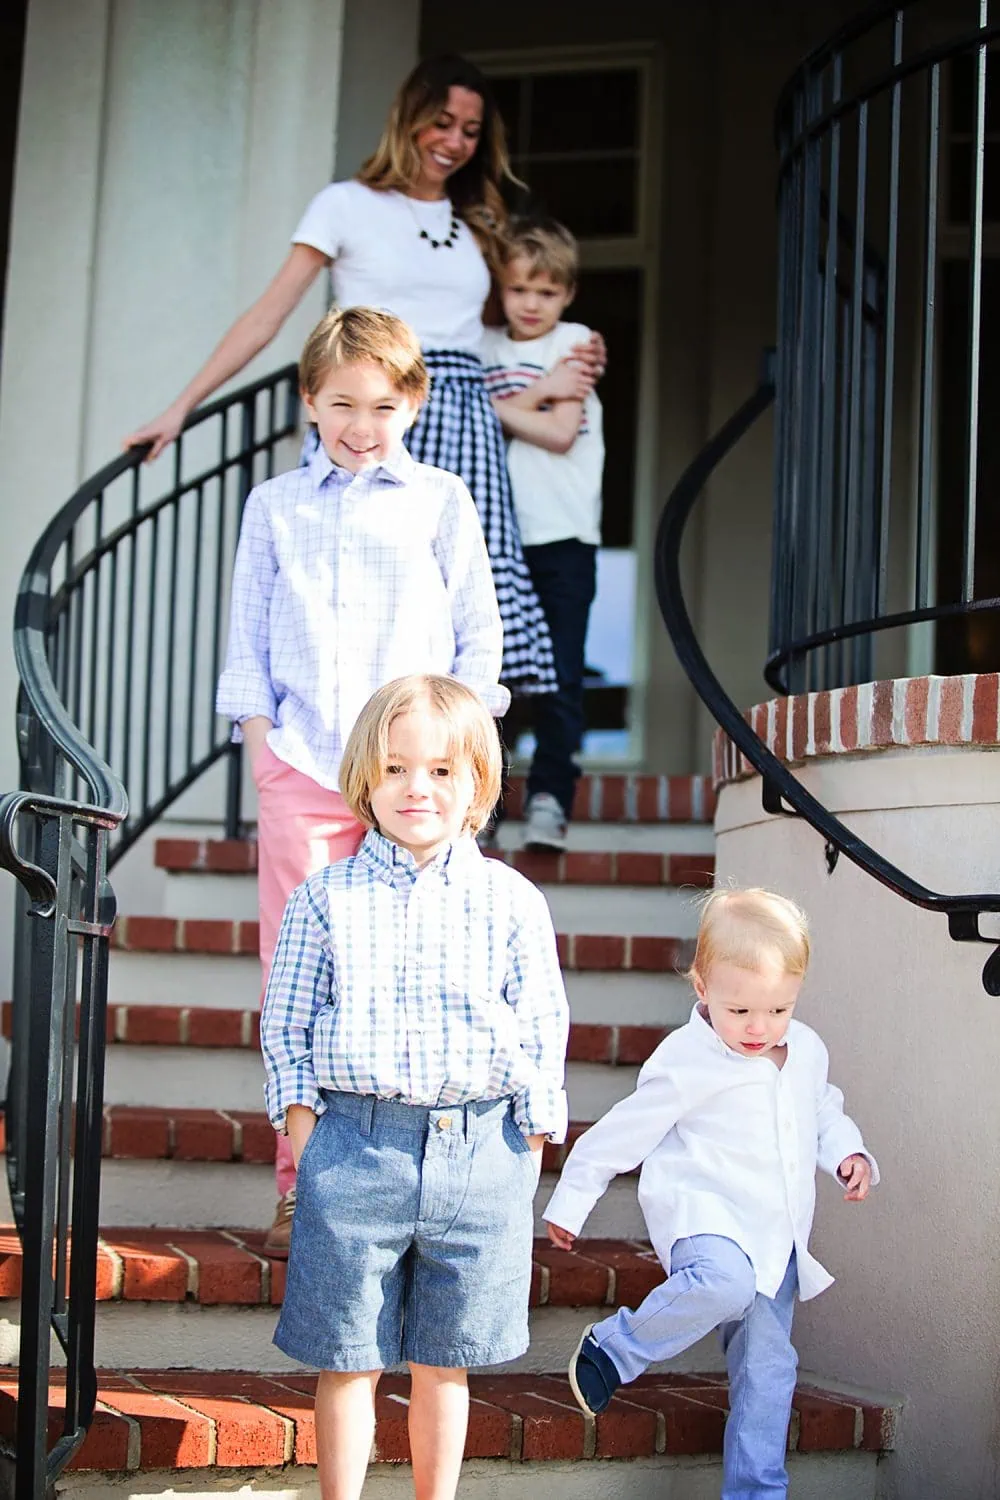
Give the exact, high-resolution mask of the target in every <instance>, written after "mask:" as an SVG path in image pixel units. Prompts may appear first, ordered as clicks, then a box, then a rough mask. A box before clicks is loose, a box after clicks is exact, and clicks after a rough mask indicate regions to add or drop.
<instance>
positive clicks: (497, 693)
mask: <svg viewBox="0 0 1000 1500" xmlns="http://www.w3.org/2000/svg"><path fill="white" fill-rule="evenodd" d="M479 696H480V698H482V700H483V702H484V704H485V705H486V707H487V708H488V709H489V711H490V713H491V714H492V715H493V717H494V719H502V718H503V716H504V714H505V713H506V712H507V710H508V708H510V688H505V687H504V686H503V684H502V683H499V682H491V683H489V684H488V685H487V686H486V687H481V688H480V689H479Z"/></svg>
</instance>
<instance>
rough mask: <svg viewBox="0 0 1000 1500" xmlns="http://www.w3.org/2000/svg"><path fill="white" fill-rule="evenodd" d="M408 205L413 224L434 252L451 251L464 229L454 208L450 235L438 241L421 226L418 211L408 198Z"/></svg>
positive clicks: (449, 227) (449, 229) (449, 228)
mask: <svg viewBox="0 0 1000 1500" xmlns="http://www.w3.org/2000/svg"><path fill="white" fill-rule="evenodd" d="M404 196H405V195H404ZM406 204H407V207H408V208H409V210H410V213H411V214H412V215H413V222H414V223H415V224H416V226H417V229H418V230H419V233H420V238H421V239H422V240H426V241H427V243H428V245H430V247H431V249H432V250H450V249H451V247H452V245H454V243H455V241H456V240H457V239H458V233H459V230H460V229H461V227H462V224H461V220H460V219H459V217H458V215H457V214H456V212H455V209H454V207H453V208H452V210H451V223H450V224H449V226H448V233H447V234H446V235H445V237H444V239H443V240H436V239H435V238H434V236H433V235H432V234H431V233H430V231H429V230H427V229H425V228H424V227H423V225H422V224H421V222H420V220H419V218H418V217H417V210H416V209H415V208H414V207H413V204H412V202H411V201H410V199H409V198H408V197H407V199H406Z"/></svg>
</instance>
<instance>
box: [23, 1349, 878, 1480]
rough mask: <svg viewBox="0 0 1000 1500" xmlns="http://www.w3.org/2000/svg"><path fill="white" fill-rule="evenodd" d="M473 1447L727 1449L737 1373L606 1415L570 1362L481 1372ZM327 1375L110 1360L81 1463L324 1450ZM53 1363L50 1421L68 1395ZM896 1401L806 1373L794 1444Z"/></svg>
mask: <svg viewBox="0 0 1000 1500" xmlns="http://www.w3.org/2000/svg"><path fill="white" fill-rule="evenodd" d="M469 1386H470V1392H471V1396H472V1402H471V1409H470V1414H469V1432H468V1438H467V1441H466V1448H465V1454H466V1457H467V1458H492V1459H505V1460H508V1461H514V1462H531V1461H548V1462H552V1461H556V1460H560V1459H561V1460H569V1461H573V1462H575V1461H584V1460H592V1459H602V1458H603V1459H614V1458H617V1459H626V1458H646V1457H653V1456H655V1455H668V1456H680V1455H694V1454H718V1453H720V1452H721V1449H722V1429H723V1424H724V1421H725V1413H726V1405H727V1399H726V1387H725V1381H724V1378H723V1377H721V1376H718V1375H654V1376H643V1377H641V1378H640V1379H639V1380H637V1381H635V1382H634V1383H633V1384H632V1385H630V1386H628V1387H627V1388H626V1389H625V1391H624V1392H623V1393H622V1394H620V1395H619V1396H617V1397H616V1398H615V1400H614V1401H613V1402H612V1404H611V1406H610V1407H609V1408H608V1410H607V1411H606V1412H604V1413H603V1414H602V1415H601V1416H599V1417H597V1418H596V1420H595V1419H594V1418H592V1417H585V1416H584V1415H583V1413H582V1412H581V1411H580V1409H579V1407H578V1406H577V1405H576V1402H575V1401H574V1399H573V1395H572V1393H571V1391H570V1389H569V1383H568V1381H567V1380H566V1379H565V1377H563V1376H552V1375H473V1376H472V1377H470V1380H469ZM315 1389H316V1377H315V1375H297V1374H290V1375H275V1376H265V1375H257V1374H253V1373H249V1372H248V1373H242V1372H239V1371H233V1372H229V1371H227V1372H219V1373H214V1372H210V1371H205V1372H199V1371H170V1370H168V1371H156V1370H152V1371H151V1370H136V1371H108V1370H105V1371H99V1372H98V1406H97V1411H96V1413H95V1416H94V1422H93V1426H92V1427H91V1429H90V1431H89V1433H88V1435H87V1438H86V1441H85V1442H84V1444H83V1446H82V1448H81V1449H80V1451H79V1453H77V1454H76V1456H75V1458H74V1459H73V1461H72V1464H71V1465H70V1467H71V1468H74V1469H90V1470H94V1469H96V1470H103V1471H105V1472H119V1473H120V1472H128V1471H131V1472H135V1471H138V1470H152V1469H173V1470H176V1469H209V1468H219V1469H221V1468H226V1469H240V1468H243V1469H259V1468H280V1467H282V1466H284V1465H286V1464H292V1463H295V1464H306V1465H312V1464H315V1462H316V1431H315V1425H314V1419H313V1400H314V1395H315ZM408 1391H409V1381H408V1380H407V1379H406V1377H404V1376H398V1375H386V1376H383V1378H382V1380H381V1382H380V1383H379V1389H378V1394H377V1396H376V1435H375V1454H374V1457H375V1461H376V1462H379V1463H408V1462H409V1459H410V1450H409V1441H408V1437H407V1431H406V1421H407V1395H408ZM16 1395H17V1372H16V1371H14V1370H11V1369H10V1368H6V1369H2V1370H0V1437H2V1438H3V1439H5V1440H6V1441H8V1442H10V1441H12V1440H13V1436H14V1423H15V1412H16V1407H15V1402H16ZM62 1399H63V1397H62V1376H61V1374H60V1373H59V1372H53V1376H52V1384H51V1386H50V1392H49V1402H50V1413H51V1416H50V1423H51V1425H52V1427H53V1429H55V1425H56V1422H57V1421H58V1418H59V1412H60V1409H61V1402H62ZM895 1416H896V1411H895V1408H894V1407H893V1406H890V1405H886V1404H884V1403H874V1402H870V1401H864V1400H855V1399H853V1398H852V1397H849V1396H844V1395H841V1394H839V1393H837V1392H831V1391H826V1390H821V1389H818V1388H816V1387H812V1386H800V1387H799V1388H798V1389H797V1390H796V1393H795V1397H794V1401H793V1413H792V1421H791V1424H790V1426H789V1434H788V1446H789V1451H791V1452H798V1453H821V1452H828V1453H829V1452H844V1451H848V1452H850V1451H855V1450H861V1451H866V1452H874V1453H878V1452H882V1451H885V1450H887V1449H891V1448H892V1446H893V1444H894V1440H895Z"/></svg>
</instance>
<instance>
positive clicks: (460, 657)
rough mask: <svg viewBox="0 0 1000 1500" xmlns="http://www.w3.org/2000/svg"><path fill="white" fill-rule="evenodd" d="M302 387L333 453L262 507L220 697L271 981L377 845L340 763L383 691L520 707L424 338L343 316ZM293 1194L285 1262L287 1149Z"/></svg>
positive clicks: (277, 1241)
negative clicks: (321, 902) (434, 682)
mask: <svg viewBox="0 0 1000 1500" xmlns="http://www.w3.org/2000/svg"><path fill="white" fill-rule="evenodd" d="M299 380H300V385H301V391H302V400H303V403H304V405H305V408H306V411H307V413H308V415H309V417H310V418H311V420H312V421H313V422H314V423H315V424H316V427H317V430H318V434H319V446H318V447H317V449H316V451H315V452H314V453H313V455H312V457H311V459H310V460H309V463H308V464H307V465H305V466H304V467H302V468H298V469H293V470H292V471H291V472H290V473H287V474H280V475H278V476H277V477H276V478H274V479H269V480H267V481H266V482H265V483H264V484H261V485H258V486H257V488H256V489H254V490H253V491H252V492H251V494H250V496H249V498H248V500H247V503H246V508H245V510H244V513H243V522H242V526H241V529H240V540H239V547H238V549H237V553H236V565H235V571H234V574H233V589H232V605H231V617H230V628H229V647H228V654H227V657H226V663H225V670H224V671H223V673H222V677H221V679H220V681H219V688H218V694H217V698H216V708H217V711H218V712H219V713H220V714H224V715H225V716H226V717H227V718H231V719H234V720H235V721H236V729H235V731H234V737H235V738H242V739H243V740H244V741H245V743H246V747H247V753H248V756H249V759H250V766H251V771H252V774H253V777H254V781H255V782H256V785H257V796H258V806H259V816H258V871H259V873H258V901H259V907H260V958H261V967H262V969H263V979H264V982H265V983H266V982H267V974H268V970H269V968H270V964H271V958H272V955H273V953H274V945H275V942H276V941H277V936H278V927H279V924H280V922H281V916H282V912H283V911H284V909H285V902H286V901H287V900H288V897H289V896H290V894H291V892H292V891H293V890H294V889H295V887H296V886H297V885H298V884H299V883H300V882H301V881H303V880H304V879H305V878H306V876H307V875H310V874H312V872H313V871H315V870H319V869H322V867H323V866H324V865H327V864H329V863H331V862H332V861H333V860H336V859H340V858H342V857H344V856H345V855H348V854H353V853H354V851H355V850H356V849H357V847H358V845H359V843H360V842H361V839H362V837H363V835H364V827H363V825H362V824H361V823H360V822H359V821H358V819H357V818H356V817H355V815H354V814H353V813H352V811H351V809H350V808H349V806H348V805H347V803H346V802H345V800H344V798H343V797H342V796H341V794H340V791H339V775H340V760H341V755H342V754H343V749H344V744H345V742H346V740H347V737H348V735H349V733H350V730H351V726H352V725H353V723H354V721H355V719H356V718H357V716H358V714H359V712H360V711H361V709H362V707H363V706H364V704H365V703H366V701H367V700H368V698H369V697H370V696H371V694H372V692H373V691H374V690H375V688H377V687H380V686H381V685H382V684H383V683H385V682H388V681H390V680H391V679H392V678H394V677H398V676H400V675H401V674H402V673H404V672H448V673H453V674H454V676H456V677H459V678H461V679H462V680H463V681H464V682H467V683H469V684H470V685H471V686H472V687H474V688H475V689H477V691H478V692H480V693H481V695H482V697H483V700H484V701H485V702H486V703H487V704H488V705H489V707H490V708H491V709H493V710H494V711H495V712H496V713H498V714H502V713H503V711H504V709H505V708H506V707H507V704H508V703H509V702H510V694H509V693H508V691H507V689H506V688H502V687H499V686H498V684H497V676H498V673H499V670H500V657H501V651H502V645H503V629H502V626H501V623H500V612H499V610H498V608H497V599H496V593H495V590H494V587H493V578H492V574H491V572H490V564H489V559H488V557H487V555H486V544H485V542H484V540H483V533H482V528H481V526H480V524H479V517H478V515H477V514H476V508H475V505H474V504H473V502H472V498H471V496H470V495H469V492H468V490H467V489H466V487H465V485H464V484H463V483H462V481H461V480H460V479H457V478H456V477H455V476H454V475H453V474H448V473H446V472H445V471H444V470H443V469H435V468H431V467H430V466H429V465H427V464H420V463H416V462H415V461H414V460H413V459H412V458H411V457H410V455H409V454H408V453H407V451H406V449H405V447H404V446H403V437H404V435H405V433H406V431H407V429H408V428H409V427H410V426H411V424H412V423H413V422H414V420H415V419H416V416H417V414H418V412H419V411H420V407H421V404H422V402H423V401H424V400H425V398H426V396H427V390H428V378H427V370H426V368H425V366H424V361H423V359H422V357H421V354H420V346H419V344H418V343H417V339H416V336H415V335H414V333H413V332H412V330H411V329H410V328H408V327H407V325H406V324H405V323H403V322H402V321H401V320H400V319H399V318H396V317H393V316H392V315H391V314H390V313H385V312H377V311H375V310H373V309H372V308H366V307H352V308H348V309H346V310H345V311H343V312H335V313H331V314H329V315H328V316H327V317H325V318H324V319H323V320H322V322H321V323H319V324H318V326H317V327H316V328H315V329H314V330H313V332H312V333H311V334H310V336H309V339H308V341H307V343H306V346H305V349H304V351H303V354H302V359H301V361H300V364H299ZM277 1187H278V1207H277V1212H276V1214H275V1218H274V1223H273V1224H272V1226H271V1229H270V1231H269V1232H268V1236H267V1239H266V1241H265V1243H264V1249H265V1250H266V1251H267V1253H268V1254H269V1255H275V1256H284V1255H287V1254H288V1242H289V1236H290V1234H291V1224H292V1215H293V1213H294V1207H295V1169H294V1166H293V1163H292V1158H291V1152H290V1149H289V1147H288V1144H287V1141H286V1140H285V1138H284V1137H282V1138H281V1140H280V1141H279V1149H278V1157H277Z"/></svg>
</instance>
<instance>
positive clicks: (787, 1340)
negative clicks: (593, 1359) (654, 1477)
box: [594, 1234, 798, 1500]
mask: <svg viewBox="0 0 1000 1500" xmlns="http://www.w3.org/2000/svg"><path fill="white" fill-rule="evenodd" d="M797 1285H798V1276H797V1273H796V1266H795V1252H794V1251H793V1252H792V1258H791V1260H790V1261H789V1263H788V1270H787V1271H786V1272H785V1279H784V1281H783V1282H782V1283H781V1286H780V1287H779V1289H778V1294H777V1296H776V1297H764V1296H761V1295H760V1294H759V1293H758V1292H757V1289H756V1285H755V1281H754V1273H753V1267H752V1266H751V1264H750V1262H749V1260H748V1259H747V1257H746V1255H745V1254H744V1253H743V1251H742V1250H741V1249H740V1247H739V1245H737V1244H735V1243H734V1241H733V1240H729V1239H724V1238H722V1237H721V1236H720V1235H715V1234H696V1235H692V1237H691V1238H690V1239H686V1240H677V1242H676V1243H675V1245H674V1247H673V1250H672V1251H671V1255H670V1276H669V1279H668V1280H667V1281H665V1282H664V1283H663V1285H662V1286H658V1287H656V1288H655V1289H654V1290H653V1291H652V1292H650V1294H649V1296H648V1297H647V1298H646V1299H645V1301H644V1302H643V1303H642V1304H641V1305H640V1306H639V1307H637V1308H636V1310H635V1312H633V1311H632V1310H631V1308H628V1307H622V1308H619V1310H618V1311H617V1312H616V1313H615V1314H614V1315H613V1316H612V1317H610V1318H605V1319H604V1321H603V1322H601V1323H595V1324H594V1338H595V1339H596V1340H597V1342H598V1344H599V1345H600V1346H601V1348H602V1349H603V1350H604V1352H605V1354H607V1355H608V1356H609V1357H610V1358H611V1359H612V1360H613V1361H614V1364H615V1366H616V1368H617V1370H618V1373H619V1374H620V1375H621V1378H622V1380H623V1381H624V1382H626V1383H627V1382H628V1381H630V1380H635V1378H636V1376H637V1375H641V1374H642V1373H643V1371H644V1370H645V1369H646V1368H647V1366H649V1365H651V1364H655V1363H658V1362H659V1361H660V1360H665V1359H672V1358H673V1357H674V1355H677V1354H681V1353H683V1351H684V1350H685V1349H688V1348H690V1346H691V1345H692V1344H695V1343H697V1341H698V1340H699V1339H700V1338H703V1337H704V1336H705V1334H706V1333H711V1331H712V1329H713V1328H718V1330H719V1337H720V1339H721V1341H722V1348H723V1350H724V1352H725V1356H726V1367H727V1369H728V1371H729V1419H728V1421H727V1422H726V1436H725V1443H724V1446H723V1480H722V1500H770V1497H772V1496H775V1495H786V1494H787V1493H788V1474H787V1472H786V1470H785V1449H786V1446H787V1442H788V1418H789V1414H790V1412H791V1407H792V1394H793V1392H794V1390H795V1372H796V1369H797V1368H798V1356H797V1355H796V1353H795V1350H794V1349H793V1348H792V1343H791V1330H792V1312H793V1310H794V1305H795V1292H796V1287H797Z"/></svg>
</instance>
